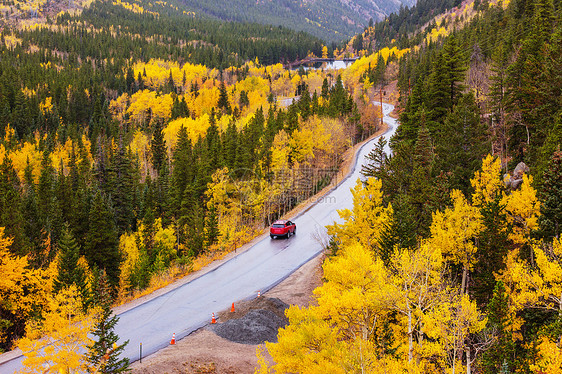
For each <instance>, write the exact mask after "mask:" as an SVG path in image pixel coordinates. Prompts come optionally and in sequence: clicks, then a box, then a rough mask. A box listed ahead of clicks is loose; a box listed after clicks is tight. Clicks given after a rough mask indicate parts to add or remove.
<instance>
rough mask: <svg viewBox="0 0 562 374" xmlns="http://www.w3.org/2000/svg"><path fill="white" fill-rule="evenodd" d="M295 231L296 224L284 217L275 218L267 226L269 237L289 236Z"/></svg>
mask: <svg viewBox="0 0 562 374" xmlns="http://www.w3.org/2000/svg"><path fill="white" fill-rule="evenodd" d="M296 233H297V225H295V223H294V222H291V221H287V220H284V219H280V220H277V221H275V222H273V224H272V225H271V227H270V228H269V236H271V239H273V238H275V237H280V236H285V237H287V238H288V237H289V236H291V235H295V234H296Z"/></svg>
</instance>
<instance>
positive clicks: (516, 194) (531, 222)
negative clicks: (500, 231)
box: [501, 174, 540, 244]
mask: <svg viewBox="0 0 562 374" xmlns="http://www.w3.org/2000/svg"><path fill="white" fill-rule="evenodd" d="M532 183H533V177H532V176H530V175H529V176H528V175H526V174H525V175H523V183H522V184H521V186H520V188H519V189H518V190H515V191H513V192H512V193H511V194H510V195H505V196H504V197H503V198H502V201H501V205H503V206H505V211H506V212H507V219H508V222H509V223H511V224H512V225H513V229H512V232H511V233H510V234H509V239H511V240H512V241H513V242H514V243H516V244H525V243H527V242H528V241H529V234H530V232H531V231H533V230H535V229H537V228H538V217H539V215H540V201H539V199H538V198H537V191H536V190H535V189H534V188H533V187H532V186H531V185H532Z"/></svg>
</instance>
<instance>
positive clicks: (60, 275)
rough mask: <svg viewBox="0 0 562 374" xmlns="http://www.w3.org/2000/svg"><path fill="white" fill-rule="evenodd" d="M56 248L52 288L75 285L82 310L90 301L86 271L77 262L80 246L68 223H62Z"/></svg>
mask: <svg viewBox="0 0 562 374" xmlns="http://www.w3.org/2000/svg"><path fill="white" fill-rule="evenodd" d="M58 248H59V257H58V262H57V276H56V278H55V279H54V281H53V290H54V291H55V292H59V291H60V290H62V289H63V288H67V287H70V286H71V285H73V284H74V285H76V287H77V288H78V292H80V294H81V295H82V302H83V306H84V310H86V309H87V308H88V306H89V301H90V292H89V289H88V282H87V279H86V271H85V269H84V268H83V267H82V266H81V265H80V264H79V260H80V246H79V245H78V243H77V242H76V239H75V238H74V235H72V232H71V231H70V227H69V226H68V224H64V226H63V228H62V231H61V237H60V240H59V243H58Z"/></svg>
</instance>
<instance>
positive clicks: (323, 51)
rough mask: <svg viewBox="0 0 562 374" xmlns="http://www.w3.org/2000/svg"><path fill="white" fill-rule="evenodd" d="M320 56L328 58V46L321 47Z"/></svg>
mask: <svg viewBox="0 0 562 374" xmlns="http://www.w3.org/2000/svg"><path fill="white" fill-rule="evenodd" d="M322 58H328V47H326V46H323V47H322Z"/></svg>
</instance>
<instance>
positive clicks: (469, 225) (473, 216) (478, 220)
mask: <svg viewBox="0 0 562 374" xmlns="http://www.w3.org/2000/svg"><path fill="white" fill-rule="evenodd" d="M451 200H452V201H453V208H452V209H451V208H447V209H445V211H444V212H439V211H437V212H435V213H434V214H433V222H432V224H431V228H430V230H431V244H432V245H433V246H434V247H435V248H437V249H439V250H440V251H441V252H442V253H443V255H445V257H446V258H448V259H450V260H451V261H452V262H453V263H455V264H462V266H463V279H462V285H463V287H464V286H465V285H466V276H467V272H468V271H469V270H471V269H472V266H473V264H474V262H475V260H476V258H475V256H474V255H475V253H476V246H475V245H474V243H473V240H474V239H475V238H476V237H477V236H478V235H479V234H480V232H481V231H482V230H483V229H484V225H483V223H482V215H481V214H480V209H479V208H477V207H473V206H471V205H470V204H469V203H468V201H467V200H466V199H465V197H464V195H463V194H462V192H461V191H459V190H453V192H451ZM463 291H464V290H463Z"/></svg>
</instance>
